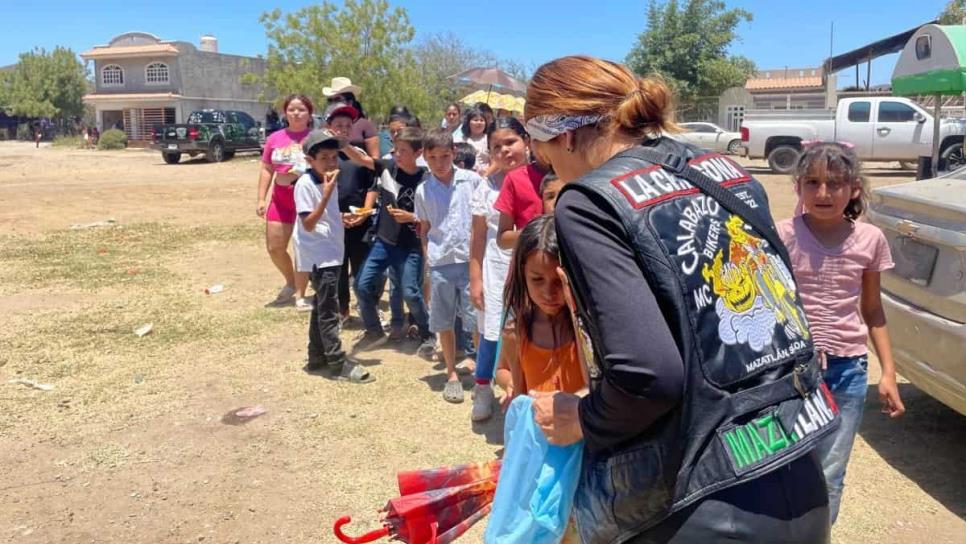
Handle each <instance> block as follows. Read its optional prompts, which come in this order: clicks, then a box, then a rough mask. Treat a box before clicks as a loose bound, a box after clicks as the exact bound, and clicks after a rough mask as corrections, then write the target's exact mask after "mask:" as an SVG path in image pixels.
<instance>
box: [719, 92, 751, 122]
mask: <svg viewBox="0 0 966 544" xmlns="http://www.w3.org/2000/svg"><path fill="white" fill-rule="evenodd" d="M753 105H754V100H753V98H752V96H751V93H750V92H748V91H747V90H746V89H745V88H744V87H731V88H730V89H726V90H725V91H724V92H723V93H721V97H719V98H718V119H717V124H718V126H719V127H721V128H723V129H725V130H731V129H732V127H731V126H729V125H730V123H729V116H728V107H729V106H731V107H741V108H744V109H746V110H749V109H751V108H752V107H753Z"/></svg>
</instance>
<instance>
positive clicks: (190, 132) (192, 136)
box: [188, 127, 198, 141]
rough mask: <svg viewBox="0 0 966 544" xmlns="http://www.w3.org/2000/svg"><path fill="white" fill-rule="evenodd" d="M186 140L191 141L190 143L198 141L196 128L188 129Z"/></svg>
mask: <svg viewBox="0 0 966 544" xmlns="http://www.w3.org/2000/svg"><path fill="white" fill-rule="evenodd" d="M188 139H189V140H192V141H194V140H197V139H198V128H197V127H191V128H189V129H188Z"/></svg>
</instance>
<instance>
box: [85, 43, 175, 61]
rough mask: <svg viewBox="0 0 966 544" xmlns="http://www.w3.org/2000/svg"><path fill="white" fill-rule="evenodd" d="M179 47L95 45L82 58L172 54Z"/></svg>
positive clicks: (164, 45) (162, 45) (160, 45)
mask: <svg viewBox="0 0 966 544" xmlns="http://www.w3.org/2000/svg"><path fill="white" fill-rule="evenodd" d="M177 54H178V48H177V47H175V46H173V45H171V44H170V43H164V44H157V45H132V46H127V47H95V48H93V49H88V50H87V51H84V52H83V53H81V58H82V59H85V60H87V59H107V58H112V59H122V58H130V57H146V56H172V55H177Z"/></svg>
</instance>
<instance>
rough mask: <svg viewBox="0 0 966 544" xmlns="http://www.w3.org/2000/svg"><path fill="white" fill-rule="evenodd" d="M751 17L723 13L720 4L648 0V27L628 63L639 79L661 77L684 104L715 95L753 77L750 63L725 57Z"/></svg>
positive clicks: (738, 12) (739, 12)
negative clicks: (648, 76) (741, 28)
mask: <svg viewBox="0 0 966 544" xmlns="http://www.w3.org/2000/svg"><path fill="white" fill-rule="evenodd" d="M682 4H683V5H682ZM751 19H752V15H751V13H749V12H747V11H745V10H743V9H738V8H735V9H726V6H725V3H724V2H721V1H718V0H686V1H685V2H682V3H679V2H678V1H677V0H667V1H666V2H664V3H663V4H661V3H659V2H657V0H650V3H649V4H648V7H647V27H646V28H645V30H644V31H643V32H642V33H641V34H640V35H639V36H638V39H637V43H636V44H635V45H634V47H633V49H632V50H631V52H630V53H629V54H628V55H627V64H628V66H630V68H631V69H632V70H634V72H636V73H638V74H640V75H646V74H650V73H658V74H661V75H662V76H664V78H665V79H666V80H668V82H669V83H670V84H671V85H672V86H673V87H674V89H675V91H676V93H677V95H678V98H679V99H680V100H682V101H688V100H693V99H695V98H697V97H710V96H717V95H719V94H721V92H722V91H724V90H725V89H727V88H729V87H734V86H737V85H743V84H744V82H745V81H746V80H747V79H748V77H749V76H751V75H752V74H754V73H755V64H754V63H753V62H752V61H751V60H749V59H747V58H745V57H742V56H737V55H729V54H728V47H729V46H730V45H731V44H732V43H733V42H734V41H735V40H737V39H738V35H737V33H736V32H735V30H736V28H737V27H738V25H739V24H741V23H742V22H744V21H751Z"/></svg>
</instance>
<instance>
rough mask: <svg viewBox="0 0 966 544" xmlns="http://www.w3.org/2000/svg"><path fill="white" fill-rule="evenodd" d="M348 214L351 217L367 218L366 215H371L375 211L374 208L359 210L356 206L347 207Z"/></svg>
mask: <svg viewBox="0 0 966 544" xmlns="http://www.w3.org/2000/svg"><path fill="white" fill-rule="evenodd" d="M349 212H350V213H352V214H353V215H362V216H367V215H372V214H374V213H376V209H375V208H359V207H357V206H349Z"/></svg>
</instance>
